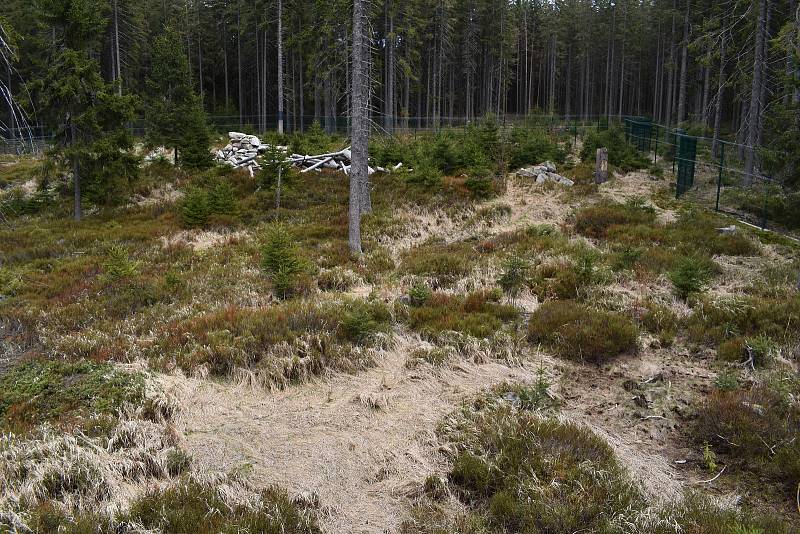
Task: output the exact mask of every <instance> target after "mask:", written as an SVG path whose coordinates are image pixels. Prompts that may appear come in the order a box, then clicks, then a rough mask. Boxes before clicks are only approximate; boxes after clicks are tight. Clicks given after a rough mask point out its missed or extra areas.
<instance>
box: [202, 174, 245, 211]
mask: <svg viewBox="0 0 800 534" xmlns="http://www.w3.org/2000/svg"><path fill="white" fill-rule="evenodd" d="M208 208H209V211H210V213H212V214H214V215H235V214H236V212H237V209H238V208H237V206H236V193H235V192H234V189H233V187H232V186H231V184H230V183H229V182H226V181H218V182H217V183H215V184H214V185H213V186H212V187H211V188H210V189H209V191H208Z"/></svg>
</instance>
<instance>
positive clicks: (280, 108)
mask: <svg viewBox="0 0 800 534" xmlns="http://www.w3.org/2000/svg"><path fill="white" fill-rule="evenodd" d="M278 134H279V135H283V4H282V1H281V0H278Z"/></svg>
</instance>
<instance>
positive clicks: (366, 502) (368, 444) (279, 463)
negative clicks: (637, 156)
mask: <svg viewBox="0 0 800 534" xmlns="http://www.w3.org/2000/svg"><path fill="white" fill-rule="evenodd" d="M663 187H664V183H663V182H659V181H652V180H651V179H650V178H649V176H648V175H647V174H646V173H641V172H635V173H629V174H627V175H620V176H618V177H617V178H615V179H614V180H612V181H611V182H609V183H607V184H605V185H603V186H602V187H601V188H600V196H601V198H600V199H599V201H600V202H603V201H614V202H625V201H626V200H628V199H631V198H650V197H651V196H652V195H653V194H654V193H655V192H656V190H657V189H659V188H663ZM565 196H566V195H564V194H562V191H560V190H554V189H553V190H549V191H542V190H541V189H540V188H534V187H531V186H530V185H529V184H526V183H525V182H522V181H517V179H511V180H510V182H509V186H508V188H507V190H506V192H505V193H504V194H503V195H502V196H500V197H498V198H495V199H493V200H491V201H488V202H487V203H485V204H483V205H478V206H476V207H475V208H474V209H475V210H476V211H477V210H480V209H481V208H489V207H491V206H494V205H504V206H510V207H511V212H510V214H508V215H507V216H505V217H503V218H502V219H501V220H500V221H498V222H496V223H495V224H492V225H490V226H489V227H488V228H485V229H484V230H485V232H484V233H483V235H484V237H487V236H491V235H497V234H500V233H503V232H512V231H516V230H520V229H524V228H526V227H528V226H530V225H532V224H553V225H562V224H564V223H565V220H566V218H567V216H568V215H569V214H570V213H571V212H572V211H573V210H574V208H575V207H576V205H577V204H579V201H572V202H571V201H570V199H569V198H564V197H565ZM658 215H659V218H660V219H663V220H665V221H672V220H674V219H675V214H674V213H673V212H672V211H671V210H668V209H666V210H665V209H661V208H658ZM401 218H402V219H403V220H406V221H409V223H408V228H409V231H408V234H409V235H410V236H412V237H410V238H409V237H405V236H404V237H402V238H400V239H398V240H396V241H394V242H392V243H391V246H390V248H391V249H392V250H393V252H394V253H395V254H396V255H398V256H399V255H401V254H402V252H403V251H404V249H408V248H411V247H413V246H415V245H418V244H419V243H422V242H424V241H426V240H444V241H445V242H453V241H460V240H463V239H467V238H469V237H472V236H473V235H474V233H475V228H474V226H472V225H470V224H469V219H467V222H466V223H465V222H464V221H463V218H462V217H458V216H456V217H454V218H455V219H456V220H455V221H454V220H452V219H450V218H447V216H446V215H443V214H442V213H435V214H431V213H430V212H427V211H421V212H414V211H412V212H404V213H403V214H402V216H401ZM459 221H461V222H459ZM374 290H375V288H374V287H370V288H368V289H367V291H362V292H361V293H362V294H364V293H370V292H371V291H374ZM610 290H611V291H618V292H621V293H625V295H626V297H627V298H630V299H633V300H635V299H643V298H645V297H646V296H647V294H648V292H650V291H651V289H650V288H648V287H647V286H645V285H638V286H637V285H633V286H628V287H625V286H620V287H612V288H610ZM519 303H520V305H523V306H524V304H523V303H528V304H529V305H528V306H526V308H527V309H526V311H528V312H532V311H534V310H535V309H536V307H537V305H538V304H537V299H536V297H534V296H531V295H527V296H523V297H522V298H520V299H519ZM421 344H422V342H421V341H420V339H419V338H418V337H417V336H414V335H413V334H411V333H409V332H407V331H404V329H402V327H401V328H398V329H397V330H396V331H395V332H394V342H393V344H392V346H391V347H390V348H389V349H387V350H383V351H380V352H379V353H378V354H376V356H375V360H376V362H377V364H376V366H375V367H373V368H371V369H369V370H367V371H364V372H360V373H357V374H337V375H334V376H332V377H330V378H327V379H317V380H314V381H312V382H310V383H306V384H301V385H296V386H290V387H289V388H287V389H286V390H283V391H278V392H270V391H266V390H264V389H263V388H254V387H251V386H249V385H245V384H235V383H230V382H223V383H220V382H216V381H208V380H200V379H192V378H186V377H183V376H176V375H173V376H162V377H161V378H160V382H161V383H162V384H163V386H164V388H165V390H166V391H168V392H170V393H173V394H174V395H175V396H176V398H177V399H178V403H179V406H180V412H179V413H180V415H179V417H178V422H177V428H178V429H179V430H180V432H181V436H182V444H183V446H184V447H185V448H186V450H187V451H189V452H190V453H191V455H192V456H193V458H195V459H196V461H197V465H198V468H199V469H200V470H209V471H218V472H222V473H225V472H230V471H235V470H240V469H243V470H245V471H246V472H247V473H248V474H249V476H250V477H252V479H253V480H254V481H255V483H256V484H257V485H269V484H280V485H282V486H285V487H287V488H288V489H289V490H290V492H293V493H311V494H315V495H316V496H317V498H318V500H319V502H320V503H322V506H323V513H322V514H321V518H322V524H323V525H324V527H325V529H326V531H327V532H358V533H362V532H363V533H368V532H370V533H371V532H376V533H377V532H393V531H396V529H397V528H398V526H399V524H400V523H401V522H402V521H403V519H404V518H405V517H406V513H407V510H406V509H407V507H408V505H409V497H410V496H413V495H414V494H415V493H418V491H419V487H420V486H421V485H422V484H423V482H424V480H425V478H426V477H427V476H428V475H430V474H440V475H445V474H446V470H447V462H446V460H445V458H444V457H443V456H442V454H441V452H440V446H441V445H440V444H439V443H438V442H437V437H436V432H435V431H436V428H437V425H438V424H439V423H440V421H441V420H442V418H443V417H444V416H446V415H447V414H448V413H450V412H452V411H453V410H454V409H455V408H456V407H457V406H459V405H460V404H461V403H463V402H466V401H468V400H469V399H471V398H473V397H474V396H475V395H476V394H477V393H479V392H481V391H485V390H487V389H489V388H491V387H493V386H496V385H499V384H502V383H505V382H523V383H524V382H533V381H534V380H535V379H536V377H537V372H538V369H539V368H540V367H541V368H543V369H544V372H545V373H546V375H547V377H548V379H549V380H550V381H551V382H552V383H553V384H554V387H553V388H552V390H553V393H554V394H556V395H558V396H559V397H560V398H561V399H563V402H564V405H563V407H562V408H561V414H562V415H563V417H564V418H566V419H569V420H573V421H576V422H579V423H581V424H583V425H586V426H587V427H589V428H591V429H592V430H593V431H594V432H595V433H597V434H598V435H600V436H602V437H603V438H604V439H606V440H607V441H608V442H609V443H610V444H611V446H612V447H613V449H614V451H615V453H616V454H617V455H618V457H619V458H620V459H621V461H622V463H623V464H624V465H625V467H626V468H627V469H628V470H629V471H630V472H631V473H632V474H633V476H634V477H635V479H636V480H637V481H638V482H639V483H641V484H642V485H643V486H644V487H645V489H646V491H647V494H648V495H649V496H650V497H651V498H653V499H654V500H655V501H664V502H670V501H673V500H674V499H676V498H680V496H681V495H682V494H683V492H684V490H685V489H687V487H689V486H691V485H692V484H693V483H695V482H696V481H697V480H698V479H699V478H700V475H702V473H698V472H697V470H696V469H693V468H692V467H691V466H693V465H695V464H696V463H697V462H698V457H697V456H698V452H697V451H696V450H695V449H693V448H691V447H690V446H687V444H686V440H685V438H684V436H683V429H682V426H683V423H682V421H681V415H682V413H683V412H685V411H686V410H687V409H688V408H689V407H690V406H692V405H693V404H694V403H695V402H696V401H697V398H698V396H700V395H702V394H703V393H704V392H707V391H708V390H709V389H710V387H711V381H712V379H713V377H714V376H715V375H716V373H715V372H713V371H712V370H711V368H710V365H709V364H708V362H707V361H705V360H702V359H700V360H698V359H697V358H696V357H693V356H692V355H690V354H689V353H688V351H686V350H684V349H681V348H678V349H669V350H667V349H649V348H646V349H644V350H643V351H642V352H641V354H640V355H639V356H638V357H637V358H634V359H631V360H624V361H618V362H614V363H611V364H608V365H605V366H603V367H602V368H600V369H597V368H594V367H587V366H585V365H580V364H574V363H570V362H565V361H563V360H558V359H556V358H553V357H552V356H550V355H548V354H547V353H546V352H543V351H539V350H535V349H532V350H525V351H524V353H523V354H519V355H517V359H516V361H515V362H514V363H509V362H502V361H488V362H483V363H474V362H470V361H457V362H454V363H453V364H452V365H451V366H448V367H446V368H437V369H430V368H428V369H424V368H423V369H409V368H408V367H407V365H406V362H407V360H408V357H409V355H410V354H411V353H412V352H413V350H414V349H415V348H418V347H419V346H420V345H421ZM645 344H646V342H645ZM630 383H635V384H636V388H635V389H637V390H638V389H643V390H644V391H646V392H647V393H646V394H647V395H648V397H649V398H650V399H651V400H652V401H653V402H654V403H655V404H656V406H657V407H656V408H652V409H642V408H641V407H639V406H637V405H636V404H635V402H634V399H635V395H634V394H635V392H631V390H630V388H628V389H626V386H627V385H628V384H630ZM362 399H370V402H367V403H365V402H362ZM687 460H690V461H691V462H687ZM676 462H680V463H676Z"/></svg>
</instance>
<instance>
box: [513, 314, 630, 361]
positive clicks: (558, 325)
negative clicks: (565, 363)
mask: <svg viewBox="0 0 800 534" xmlns="http://www.w3.org/2000/svg"><path fill="white" fill-rule="evenodd" d="M638 336H639V332H638V329H637V328H636V325H634V324H633V322H632V321H631V320H630V319H629V318H627V317H625V316H623V315H620V314H618V313H612V312H606V311H600V310H594V309H591V308H588V307H586V306H584V305H581V304H578V303H576V302H574V301H552V302H546V303H544V304H542V306H540V307H539V309H537V310H536V311H535V312H534V313H533V314H532V315H531V318H530V323H529V324H528V339H529V340H530V341H531V342H532V343H542V344H544V345H545V346H547V347H548V348H549V349H550V350H552V351H554V352H555V353H556V354H557V355H559V356H561V357H562V358H567V359H573V360H580V361H587V362H592V363H597V364H601V363H603V362H606V361H608V360H609V359H611V358H613V357H615V356H618V355H620V354H623V353H626V352H628V353H629V352H635V351H636V348H637V339H638Z"/></svg>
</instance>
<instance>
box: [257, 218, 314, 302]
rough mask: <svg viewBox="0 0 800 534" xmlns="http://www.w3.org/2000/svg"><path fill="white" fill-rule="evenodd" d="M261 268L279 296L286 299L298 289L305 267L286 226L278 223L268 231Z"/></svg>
mask: <svg viewBox="0 0 800 534" xmlns="http://www.w3.org/2000/svg"><path fill="white" fill-rule="evenodd" d="M261 268H262V269H263V270H264V272H266V273H267V276H268V277H269V279H270V281H271V282H272V287H273V289H274V291H275V295H276V296H278V297H279V298H283V299H285V298H287V297H289V296H291V295H292V293H293V292H294V291H295V290H297V289H298V279H299V277H300V275H301V274H302V273H303V272H304V271H305V267H304V265H303V261H302V260H301V259H300V256H299V254H298V252H297V249H296V247H295V245H294V243H293V242H292V239H291V236H290V235H289V232H288V230H286V228H285V227H283V226H281V225H276V226H273V227H272V228H271V229H270V230H269V231H268V232H267V237H266V244H265V245H264V248H263V249H262V259H261Z"/></svg>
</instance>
